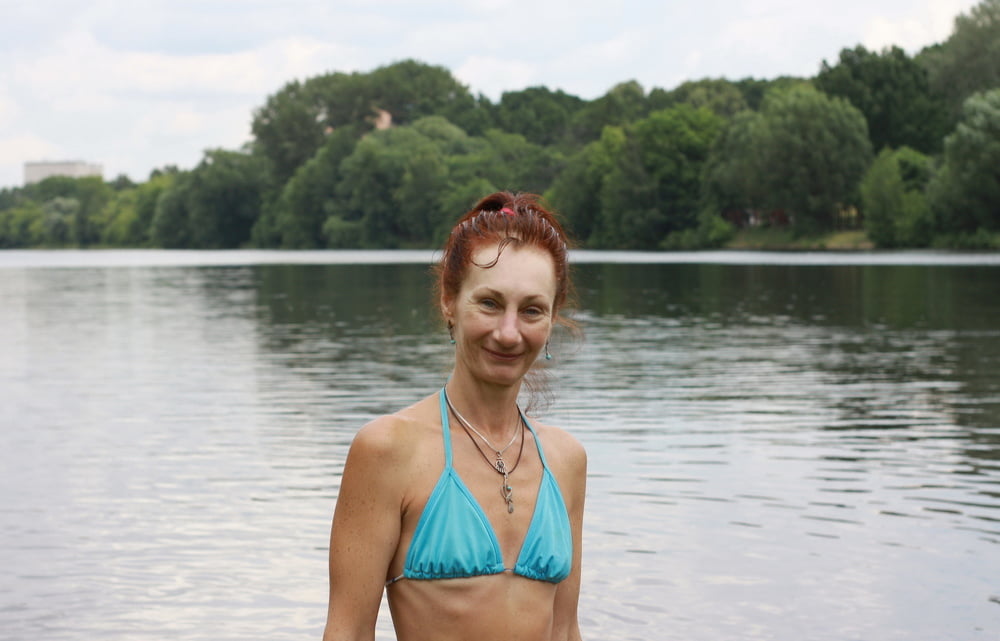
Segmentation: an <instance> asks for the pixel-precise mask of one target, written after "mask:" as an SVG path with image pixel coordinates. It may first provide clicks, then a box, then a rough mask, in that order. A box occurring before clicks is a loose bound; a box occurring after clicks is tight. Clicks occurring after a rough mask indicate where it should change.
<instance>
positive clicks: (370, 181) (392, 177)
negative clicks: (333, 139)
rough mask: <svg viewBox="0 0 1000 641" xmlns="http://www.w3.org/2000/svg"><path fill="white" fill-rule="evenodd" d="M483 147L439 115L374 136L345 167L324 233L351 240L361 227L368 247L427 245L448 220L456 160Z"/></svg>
mask: <svg viewBox="0 0 1000 641" xmlns="http://www.w3.org/2000/svg"><path fill="white" fill-rule="evenodd" d="M481 144H482V142H481V141H479V140H477V139H474V138H471V137H469V136H468V135H466V134H465V132H464V131H462V130H461V129H459V128H458V127H456V126H455V125H452V124H451V123H449V122H448V121H447V120H445V119H444V118H442V117H438V116H433V117H428V118H424V119H421V120H419V121H417V122H416V123H414V124H413V125H411V126H405V127H394V128H392V129H387V130H383V131H375V132H372V133H371V134H370V135H368V136H366V137H365V138H363V139H362V140H361V141H360V142H358V144H357V145H356V146H355V148H354V150H353V152H352V153H351V154H350V156H348V157H347V158H345V159H344V161H343V162H342V163H341V165H340V169H341V179H340V186H339V188H338V194H337V198H336V199H335V200H334V201H332V202H331V208H330V218H328V220H327V221H326V223H324V230H325V231H327V232H330V231H331V230H332V231H335V232H336V233H337V234H338V238H341V239H343V238H352V237H354V236H353V230H352V228H351V225H352V224H354V223H357V224H359V225H360V226H361V242H362V243H363V244H364V245H365V246H370V247H399V246H426V245H427V244H428V243H429V241H430V238H432V237H433V236H434V233H435V230H436V228H437V227H438V225H439V224H440V222H441V216H442V215H444V214H443V211H442V207H441V199H442V197H443V195H444V194H445V193H446V192H447V190H448V188H449V185H450V173H451V169H450V168H451V165H452V164H453V163H454V158H453V157H455V156H461V155H465V154H470V153H473V152H475V151H476V149H477V147H478V146H480V145H481Z"/></svg>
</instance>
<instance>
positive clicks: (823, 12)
mask: <svg viewBox="0 0 1000 641" xmlns="http://www.w3.org/2000/svg"><path fill="white" fill-rule="evenodd" d="M976 1H977V0H879V2H878V3H871V2H870V1H868V0H836V1H834V0H829V1H827V0H817V1H816V2H814V3H811V4H810V3H805V4H804V3H801V2H793V1H792V0H709V1H707V2H698V3H671V2H661V3H653V2H649V1H648V0H619V1H616V2H613V1H611V0H604V1H603V2H574V1H573V0H551V1H546V2H538V0H459V1H457V2H456V1H454V0H427V1H426V2H422V3H416V2H413V1H412V0H380V1H377V0H344V1H343V2H336V3H317V2H314V1H313V0H288V2H286V3H283V4H275V3H265V2H253V1H252V2H243V3H235V2H231V1H229V0H203V1H196V0H170V1H168V0H136V2H132V3H127V4H126V3H121V2H117V1H116V0H93V1H92V2H90V3H79V2H73V1H72V0H37V1H35V2H31V3H15V4H13V5H11V6H10V7H7V6H5V7H4V9H2V10H0V87H2V88H0V139H3V146H2V147H0V152H2V153H0V186H2V185H11V184H19V183H20V181H21V171H22V169H21V167H22V163H23V162H25V161H28V160H38V159H41V158H42V157H48V158H52V157H53V156H54V157H60V156H65V157H70V158H81V159H84V160H90V161H92V162H98V163H102V164H104V166H105V168H106V173H107V174H108V175H112V176H113V175H115V174H117V173H122V172H125V173H128V174H129V175H130V176H132V177H133V178H135V179H143V178H144V177H145V176H146V175H148V172H149V171H150V170H151V169H152V168H154V167H161V166H163V165H166V164H176V165H178V166H181V167H184V168H187V167H191V166H193V165H194V164H196V163H197V162H198V160H199V159H200V157H201V153H202V151H203V150H204V149H206V148H213V147H224V148H236V147H238V146H240V145H241V144H242V143H243V142H244V141H246V140H247V139H248V137H249V135H250V119H251V118H252V112H253V109H254V108H256V107H259V106H261V105H262V104H263V103H264V101H265V100H266V98H267V96H268V95H269V94H273V93H274V92H276V91H278V90H279V89H280V88H281V87H282V86H283V85H284V84H286V83H287V82H289V81H291V80H294V79H299V80H302V79H306V78H309V77H312V76H315V75H317V74H319V73H324V72H328V71H343V72H351V71H370V70H372V69H374V68H376V67H379V66H383V65H386V64H389V63H391V62H395V61H398V60H403V59H406V58H413V59H416V60H419V61H421V62H426V63H429V64H435V65H441V66H444V67H446V68H448V69H450V70H451V71H452V73H453V74H454V75H455V77H456V78H458V79H459V81H460V82H462V83H464V84H466V85H468V86H469V88H470V89H471V90H472V91H473V92H475V93H479V92H482V93H485V94H486V95H487V96H489V97H490V98H492V99H494V100H496V99H498V98H499V97H500V95H501V94H502V93H503V92H504V91H510V90H518V89H523V88H525V87H529V86H533V85H545V86H547V87H549V88H550V89H553V90H556V89H562V90H564V91H567V92H569V93H572V94H575V95H578V96H580V97H582V98H587V99H592V98H596V97H598V96H600V95H603V94H604V93H605V92H606V91H607V90H609V89H610V88H611V87H613V86H614V85H616V84H618V83H620V82H624V81H627V80H632V79H635V80H638V81H639V82H640V83H642V85H643V86H644V87H645V88H646V89H647V90H648V89H651V88H653V87H662V88H665V89H669V88H672V87H674V86H676V85H677V84H679V83H681V82H683V81H684V80H689V79H697V78H703V77H719V76H725V77H730V78H740V77H745V76H754V77H758V78H773V77H775V76H777V75H782V74H794V75H811V74H813V73H815V72H816V71H817V70H818V69H819V65H820V62H821V61H822V60H823V59H824V58H826V59H829V60H835V59H836V56H837V53H838V52H839V51H840V49H842V48H844V47H853V46H854V45H856V44H858V43H859V42H860V43H864V44H865V45H866V46H868V47H870V48H873V49H881V48H882V47H883V46H885V45H888V44H898V45H900V46H903V47H904V48H906V49H907V50H908V51H913V50H914V49H917V48H919V47H922V46H925V45H927V44H931V43H933V42H939V41H942V40H944V39H945V38H946V37H947V36H948V34H949V33H950V30H951V26H952V22H953V19H954V17H955V16H956V15H957V14H958V13H960V12H962V11H967V10H968V9H969V8H970V7H971V6H973V5H974V4H975V3H976ZM8 4H10V3H8Z"/></svg>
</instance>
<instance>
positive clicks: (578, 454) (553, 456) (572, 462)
mask: <svg viewBox="0 0 1000 641" xmlns="http://www.w3.org/2000/svg"><path fill="white" fill-rule="evenodd" d="M532 425H533V426H534V427H535V430H536V431H537V432H538V438H539V439H540V440H541V442H542V449H543V450H544V451H545V458H546V460H548V462H549V464H550V465H553V466H557V467H559V468H561V469H564V470H565V471H567V472H568V473H570V474H572V475H574V476H575V475H585V474H586V473H587V450H586V449H585V448H584V447H583V444H582V443H580V441H579V440H577V438H576V437H575V436H573V435H572V434H570V433H569V432H567V431H566V430H564V429H562V428H559V427H555V426H553V425H546V424H544V423H539V422H537V421H534V422H532Z"/></svg>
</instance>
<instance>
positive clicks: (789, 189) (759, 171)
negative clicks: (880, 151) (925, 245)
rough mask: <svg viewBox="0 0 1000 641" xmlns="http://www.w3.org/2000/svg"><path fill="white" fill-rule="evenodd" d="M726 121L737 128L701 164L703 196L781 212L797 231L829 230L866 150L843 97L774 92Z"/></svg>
mask: <svg viewBox="0 0 1000 641" xmlns="http://www.w3.org/2000/svg"><path fill="white" fill-rule="evenodd" d="M733 124H734V126H739V127H741V128H743V130H742V131H740V130H730V132H728V133H727V135H726V137H725V139H724V140H725V142H726V143H727V144H726V145H725V146H722V145H720V146H718V147H716V149H715V150H714V153H713V158H712V159H711V160H710V161H709V163H708V167H709V169H708V170H707V171H708V172H709V178H708V179H707V181H706V182H707V187H708V189H709V191H710V192H711V193H710V194H709V195H710V201H712V202H715V203H716V204H718V203H721V202H725V203H728V204H729V205H730V206H738V207H750V208H752V207H763V208H768V209H781V210H786V211H788V212H789V213H790V214H791V215H792V216H793V217H794V223H795V228H796V230H797V231H798V232H800V233H812V232H816V231H819V230H822V229H830V228H832V227H833V226H834V224H835V221H836V220H837V215H838V214H839V212H841V211H843V210H845V209H846V208H848V207H850V206H852V205H855V204H857V194H858V183H859V182H860V180H861V177H862V175H863V174H864V172H865V170H866V169H867V168H868V165H869V163H870V162H871V157H872V151H871V142H869V140H868V128H867V126H866V125H865V119H864V116H862V114H861V112H859V111H858V110H857V109H856V108H855V107H853V106H852V105H851V104H850V103H848V102H847V101H846V100H844V99H842V98H829V97H827V96H826V95H824V94H823V93H821V92H819V91H816V90H815V89H812V88H811V87H807V86H798V87H793V88H792V89H789V90H778V91H775V92H772V93H770V94H768V96H767V98H765V100H764V104H763V105H762V107H761V110H760V112H759V113H758V114H756V115H754V116H749V117H746V118H742V119H740V120H738V121H734V123H733ZM747 172H749V173H747Z"/></svg>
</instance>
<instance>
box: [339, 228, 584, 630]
mask: <svg viewBox="0 0 1000 641" xmlns="http://www.w3.org/2000/svg"><path fill="white" fill-rule="evenodd" d="M496 257H497V246H496V245H484V246H483V247H481V248H479V250H478V251H476V252H475V255H474V262H475V263H478V264H480V265H482V264H487V263H490V262H491V261H492V260H493V259H494V258H496ZM555 289H556V283H555V269H554V266H553V262H552V258H551V257H550V256H549V255H548V254H547V253H546V252H544V251H542V250H539V249H536V248H532V247H522V248H517V247H513V246H508V247H506V248H504V250H503V252H502V253H501V254H500V256H499V259H498V260H497V262H496V264H495V265H494V266H492V267H490V268H483V267H478V266H476V265H475V264H474V265H472V266H470V268H469V272H468V274H467V275H466V277H465V280H464V281H463V283H462V286H461V288H460V290H459V292H458V294H457V295H456V296H455V298H454V299H453V300H442V301H441V306H442V312H443V314H444V317H445V319H446V320H447V321H449V322H450V323H452V324H453V333H454V336H455V340H456V345H455V366H454V370H453V371H452V374H451V377H450V378H449V381H448V384H447V389H448V395H449V397H450V398H451V400H452V402H453V403H454V405H455V406H456V408H459V409H460V411H461V413H462V414H463V415H464V416H465V417H466V418H467V419H468V420H469V421H470V422H471V423H472V424H473V425H475V426H476V427H477V429H479V430H480V431H481V432H483V433H484V434H485V435H486V436H487V437H488V438H489V439H490V440H491V441H492V442H494V443H501V442H503V443H506V442H507V441H508V440H509V439H510V438H511V435H512V429H514V428H515V427H516V425H517V423H516V408H515V403H516V399H517V393H518V391H519V390H520V386H521V382H522V380H523V378H524V375H525V374H526V373H527V372H528V370H529V369H530V368H531V366H532V364H533V363H534V362H535V360H536V359H537V358H538V355H539V353H540V352H541V350H542V349H543V348H544V346H545V342H546V340H547V339H548V337H549V334H550V332H551V330H552V323H553V318H554V315H555V311H556V310H555V309H553V299H554V295H555ZM532 424H533V426H534V427H535V429H536V431H537V433H538V438H539V439H540V440H541V442H542V443H543V445H544V449H545V455H546V458H547V460H548V464H549V468H550V470H551V471H552V473H553V475H554V476H555V478H556V481H557V482H558V484H559V487H560V490H561V492H562V494H563V498H564V500H565V502H566V507H567V510H568V511H569V516H570V524H571V528H572V532H573V549H574V557H573V570H572V572H571V574H570V576H569V577H568V578H567V579H565V580H564V581H562V582H561V583H559V584H552V583H546V582H544V581H534V580H531V579H527V578H524V577H519V576H516V575H513V574H511V573H503V574H498V575H492V576H482V577H470V578H461V579H443V580H430V581H427V580H408V579H406V580H402V581H398V582H396V583H393V584H392V585H391V586H389V587H388V588H387V590H388V597H389V604H390V608H391V612H392V617H393V624H394V626H395V628H396V635H397V639H398V641H467V640H469V639H474V640H475V641H512V640H514V639H517V640H519V641H579V640H580V630H579V625H578V623H577V602H578V599H579V590H580V558H581V544H582V541H581V533H582V522H583V503H584V494H585V479H586V453H585V452H584V450H583V447H582V446H581V445H580V444H579V443H578V442H577V441H576V439H574V438H573V437H572V436H570V435H569V434H568V433H566V432H565V431H563V430H561V429H559V428H556V427H552V426H548V425H544V424H541V423H538V422H537V421H533V422H532ZM451 438H452V447H453V452H454V455H453V456H454V466H455V470H456V471H457V472H458V474H459V476H460V477H461V478H462V480H463V482H464V483H465V485H466V486H467V487H468V488H469V490H470V491H471V492H472V494H473V496H475V498H476V500H477V501H478V502H479V505H480V506H481V507H482V509H483V511H484V513H485V514H486V516H487V518H488V519H489V521H490V523H491V525H492V526H493V530H494V532H495V533H496V536H497V539H498V541H499V542H500V547H501V552H502V555H503V559H504V564H505V565H506V566H507V567H510V566H512V565H513V561H514V559H516V557H517V555H518V553H519V551H520V548H521V543H522V542H523V540H524V538H525V534H526V532H527V530H528V525H529V523H530V520H531V516H532V514H533V512H534V506H535V499H536V495H537V491H538V486H539V484H540V482H541V476H542V469H543V468H542V464H541V460H540V458H539V456H538V452H537V450H536V447H535V443H534V442H533V439H532V437H531V433H530V432H527V431H525V438H526V439H527V440H526V442H525V444H524V448H523V450H522V454H521V457H522V458H521V460H520V463H519V464H518V467H517V469H516V471H515V472H514V473H513V474H512V475H511V477H510V480H511V484H512V486H513V487H514V488H515V489H514V496H515V506H516V508H515V510H514V512H513V513H512V514H511V513H508V511H507V506H506V502H505V501H504V500H503V498H502V497H501V495H500V492H499V488H500V481H501V478H500V477H499V475H498V474H497V473H496V471H495V470H494V469H493V468H492V467H491V466H489V465H488V464H487V463H486V462H485V461H484V460H483V459H482V456H481V455H480V453H479V452H477V451H476V449H475V445H474V444H473V443H472V441H471V440H470V439H469V438H468V437H467V436H466V434H465V433H464V431H463V430H462V428H461V427H460V426H458V425H457V421H452V422H451ZM443 466H444V452H443V445H442V441H441V419H440V409H439V404H438V395H437V393H436V392H435V393H434V394H431V395H429V396H427V397H425V398H424V399H422V400H421V401H419V402H417V403H416V404H414V405H412V406H410V407H408V408H406V409H403V410H401V411H399V412H397V413H395V414H391V415H388V416H383V417H380V418H378V419H376V420H374V421H372V422H371V423H369V424H368V425H366V426H365V427H363V428H362V429H361V430H360V431H359V432H358V435H357V437H356V438H355V440H354V442H353V444H352V445H351V449H350V452H349V454H348V458H347V462H346V464H345V467H344V475H343V479H342V482H341V492H340V496H339V497H338V501H337V507H336V511H335V514H334V520H333V528H332V533H331V541H330V604H329V612H328V617H327V625H326V630H325V632H324V636H323V638H324V641H360V640H366V641H371V640H372V639H374V628H375V620H376V617H377V614H378V608H379V602H380V600H381V595H382V591H383V589H384V584H385V582H386V580H388V579H389V578H392V577H395V576H398V575H400V574H401V573H402V571H403V565H404V562H405V557H406V552H407V550H409V545H410V540H411V539H412V537H413V532H414V529H415V528H416V525H417V521H418V520H419V518H420V515H421V513H422V511H423V508H424V505H425V504H426V502H427V499H428V497H429V496H430V494H431V491H432V490H433V488H434V485H435V484H436V483H437V481H438V478H439V477H440V475H441V471H442V469H443Z"/></svg>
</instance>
